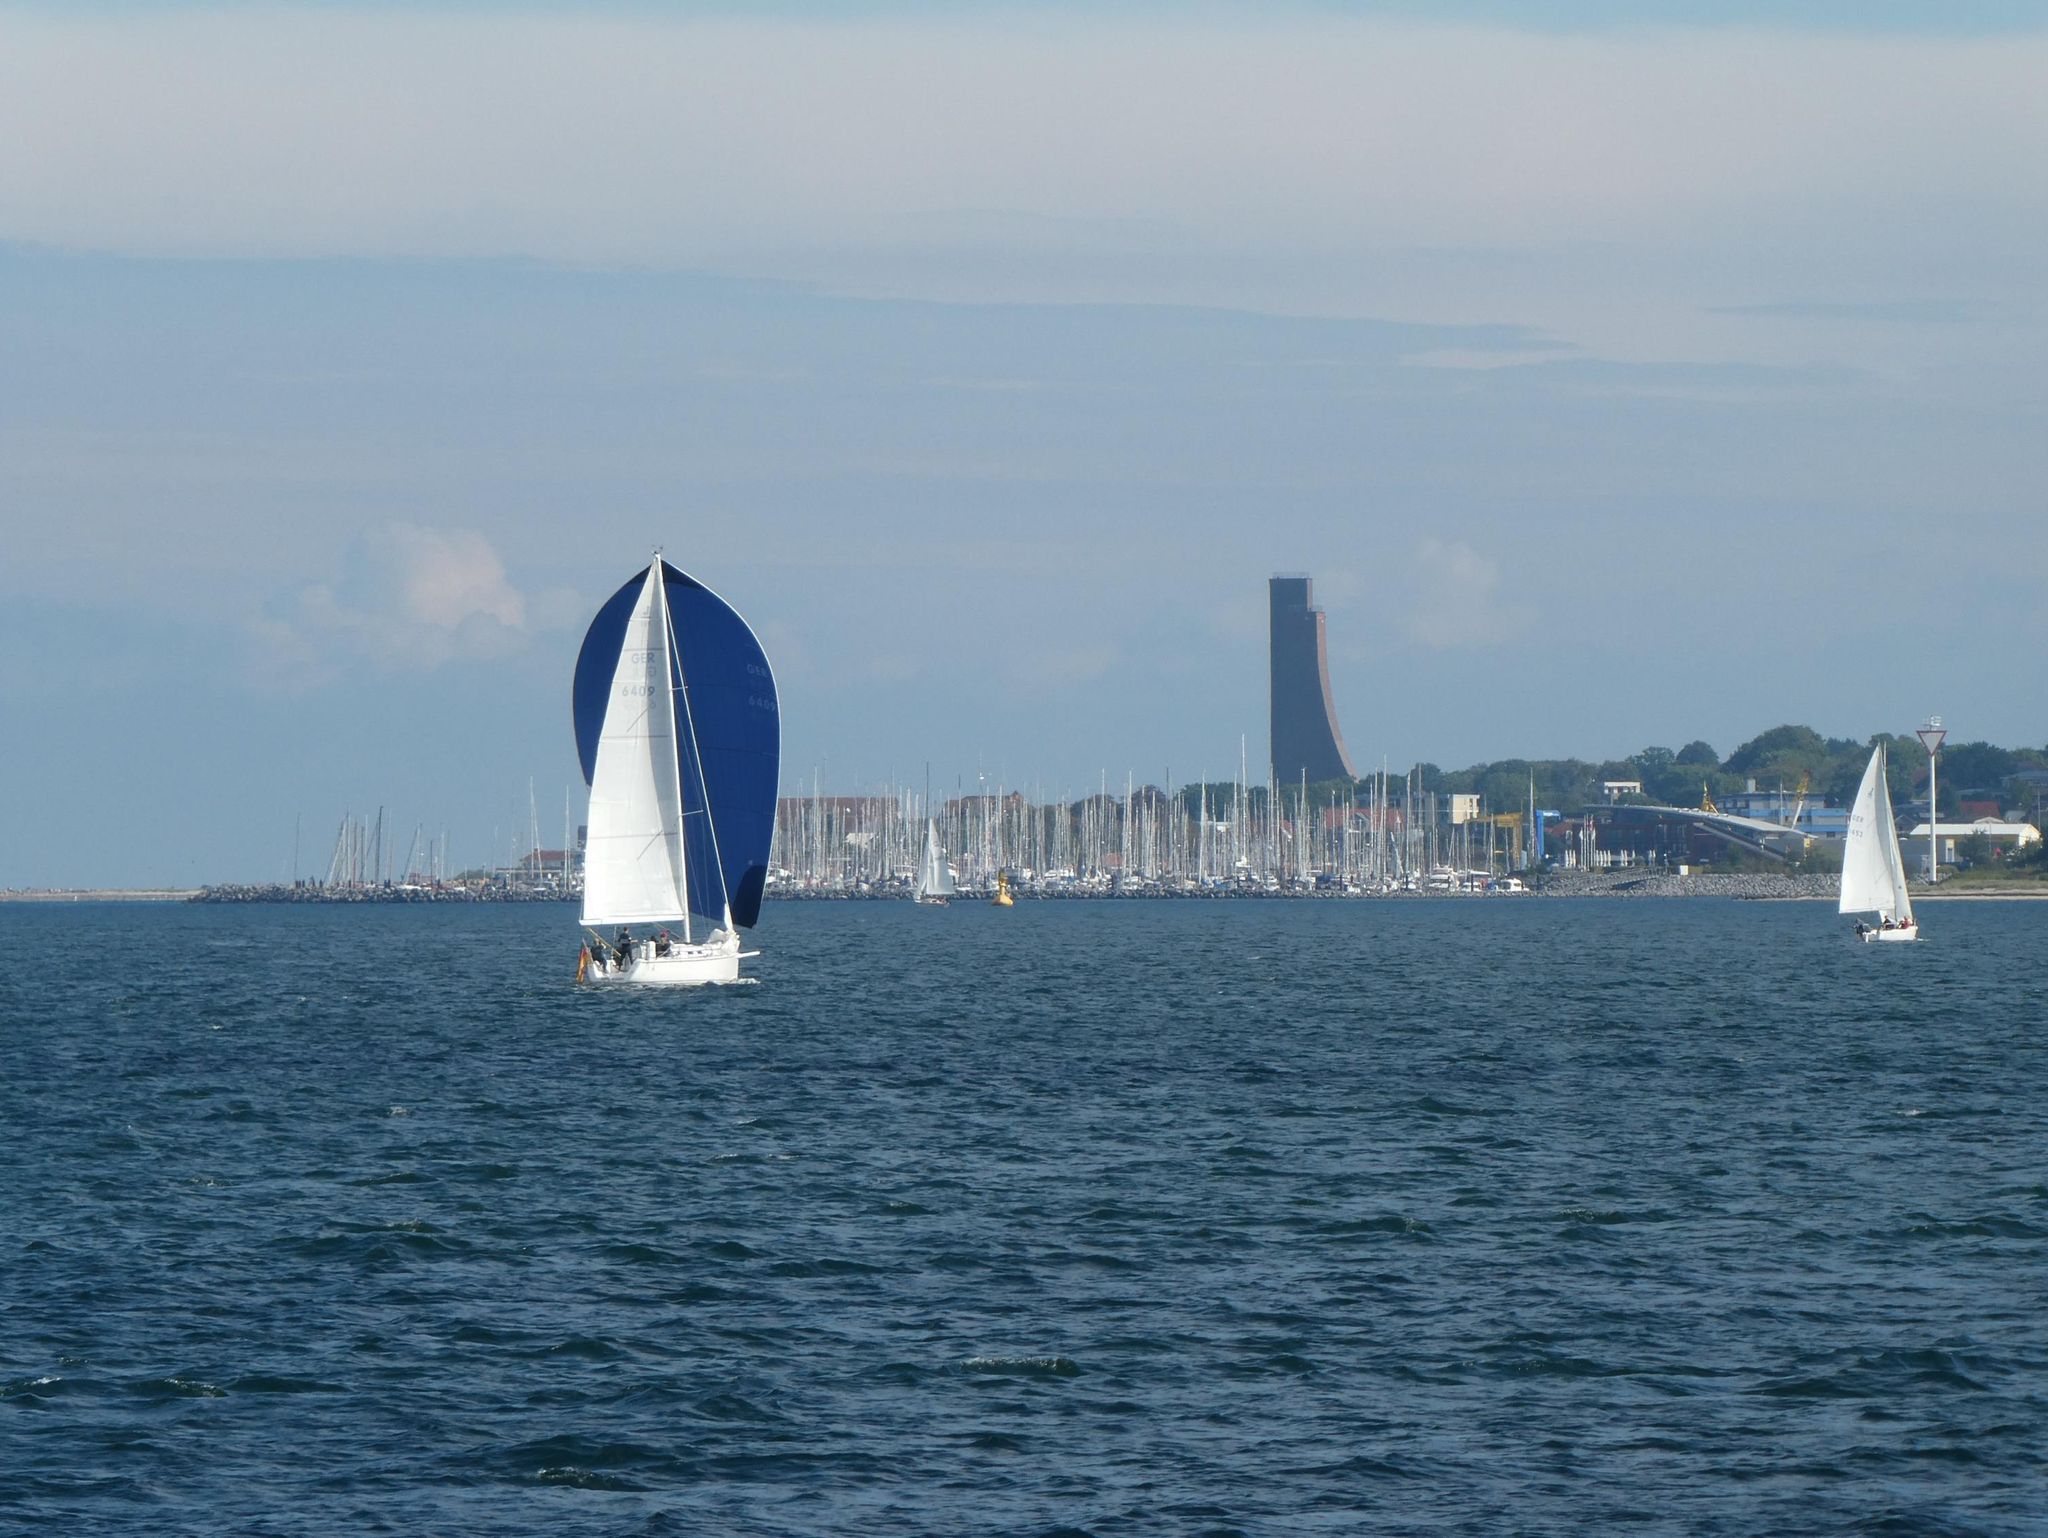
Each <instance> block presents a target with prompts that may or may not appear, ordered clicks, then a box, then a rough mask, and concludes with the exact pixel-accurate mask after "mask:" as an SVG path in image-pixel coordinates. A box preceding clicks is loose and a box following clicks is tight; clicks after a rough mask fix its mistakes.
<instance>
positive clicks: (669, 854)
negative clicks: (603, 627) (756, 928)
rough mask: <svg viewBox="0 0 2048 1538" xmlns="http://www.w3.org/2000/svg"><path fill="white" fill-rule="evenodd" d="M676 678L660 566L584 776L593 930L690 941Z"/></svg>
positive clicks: (653, 570)
mask: <svg viewBox="0 0 2048 1538" xmlns="http://www.w3.org/2000/svg"><path fill="white" fill-rule="evenodd" d="M674 676H675V673H674V665H673V662H672V660H671V654H670V650H669V627H668V599H667V594H666V592H665V591H664V589H663V586H662V576H661V562H660V561H658V560H657V561H656V562H655V563H654V564H653V565H652V566H650V567H649V568H648V570H647V584H646V586H645V587H643V588H642V589H641V591H640V598H639V601H638V602H637V603H636V604H635V605H634V606H633V614H632V618H630V619H629V620H627V622H626V635H625V640H624V642H623V644H622V645H621V646H620V648H619V663H618V669H617V671H616V672H615V673H614V674H613V676H612V688H611V696H610V698H609V699H608V700H607V702H606V705H605V714H604V729H603V731H602V732H601V733H600V734H599V737H598V741H597V764H596V768H595V769H594V770H593V772H592V774H591V777H590V829H589V834H588V838H587V842H586V845H585V848H584V857H583V922H584V923H585V924H587V925H590V926H592V927H595V926H598V925H601V924H672V923H675V922H677V921H678V920H680V921H682V923H683V924H684V926H685V932H686V933H687V926H688V923H689V906H690V905H689V900H688V898H687V897H686V896H685V893H686V891H687V888H686V887H685V885H684V873H685V867H684V859H683V836H682V819H683V800H682V784H681V781H680V777H679V775H678V772H677V769H676V712H675V694H674V690H673V685H672V680H673V678H674Z"/></svg>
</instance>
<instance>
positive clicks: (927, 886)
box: [917, 817, 954, 897]
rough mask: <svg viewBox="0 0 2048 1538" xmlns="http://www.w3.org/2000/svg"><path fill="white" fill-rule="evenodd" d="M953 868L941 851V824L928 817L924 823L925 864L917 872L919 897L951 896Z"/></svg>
mask: <svg viewBox="0 0 2048 1538" xmlns="http://www.w3.org/2000/svg"><path fill="white" fill-rule="evenodd" d="M953 894H954V886H953V869H952V867H951V866H949V865H948V864H947V863H946V857H945V856H944V855H943V854H941V853H940V852H939V825H938V823H937V821H935V820H934V819H932V818H929V817H927V818H926V819H925V824H924V865H923V867H922V868H921V869H920V870H919V871H918V873H917V895H918V896H919V897H951V896H952V895H953Z"/></svg>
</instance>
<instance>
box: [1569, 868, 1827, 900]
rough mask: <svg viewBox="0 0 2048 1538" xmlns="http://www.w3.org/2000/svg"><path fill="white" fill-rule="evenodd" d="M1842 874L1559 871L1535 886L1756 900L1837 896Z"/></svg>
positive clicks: (1573, 892) (1574, 892)
mask: <svg viewBox="0 0 2048 1538" xmlns="http://www.w3.org/2000/svg"><path fill="white" fill-rule="evenodd" d="M1840 890H1841V878H1840V877H1839V876H1835V875H1832V874H1816V875H1805V876H1794V875H1784V874H1778V873H1774V872H1764V871H1755V872H1746V873H1737V872H1726V873H1721V874H1695V875H1685V876H1681V875H1679V874H1678V873H1677V872H1675V871H1662V870H1659V871H1652V870H1613V871H1577V870H1571V871H1556V872H1553V873H1552V874H1551V875H1549V876H1547V877H1545V878H1544V881H1543V884H1542V885H1541V886H1540V887H1538V888H1537V889H1536V893H1537V895H1538V896H1539V897H1741V898H1747V899H1750V900H1752V901H1757V900H1779V901H1782V900H1785V899H1805V900H1818V899H1821V898H1832V897H1833V896H1835V895H1836V893H1838V892H1839V891H1840Z"/></svg>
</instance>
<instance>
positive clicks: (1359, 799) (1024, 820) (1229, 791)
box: [773, 771, 1527, 895]
mask: <svg viewBox="0 0 2048 1538" xmlns="http://www.w3.org/2000/svg"><path fill="white" fill-rule="evenodd" d="M1449 811H1450V798H1449V797H1448V796H1439V795H1438V794H1436V793H1435V792H1432V791H1426V790H1423V789H1421V788H1420V786H1419V785H1418V784H1417V783H1416V781H1415V778H1414V777H1413V776H1412V775H1410V776H1409V777H1405V778H1403V777H1391V778H1390V777H1389V776H1388V775H1387V774H1386V773H1385V772H1384V771H1382V772H1381V773H1379V774H1377V775H1375V776H1373V777H1372V778H1371V779H1369V780H1365V781H1361V782H1359V783H1358V784H1356V785H1353V786H1350V787H1348V788H1345V787H1336V788H1331V787H1311V786H1308V785H1306V784H1302V785H1298V786H1282V785H1276V784H1272V783H1268V784H1266V785H1248V784H1247V783H1246V781H1245V778H1244V777H1243V775H1242V774H1240V775H1239V777H1238V778H1237V779H1236V780H1234V781H1229V782H1223V783H1197V784H1193V785H1188V786H1186V787H1184V788H1183V789H1182V790H1181V791H1180V792H1179V793H1178V794H1173V795H1169V794H1168V793H1166V792H1164V791H1162V790H1160V789H1159V788H1158V787H1157V786H1153V785H1142V786H1141V785H1139V784H1137V783H1136V780H1135V777H1134V776H1129V775H1127V776H1126V777H1125V781H1124V784H1123V786H1122V787H1121V788H1120V789H1117V790H1113V789H1111V788H1110V786H1109V783H1108V776H1107V775H1106V774H1105V775H1104V776H1102V778H1101V781H1100V783H1099V784H1098V786H1097V789H1096V791H1095V792H1094V793H1093V794H1092V795H1087V796H1083V797H1081V798H1080V799H1078V800H1067V799H1061V800H1058V801H1046V800H1043V799H1041V798H1039V797H1037V796H1027V795H1025V794H1023V793H1022V792H1019V791H1014V790H1009V789H1007V788H1005V787H1002V786H996V787H994V788H993V789H989V788H983V789H981V790H979V791H977V792H975V793H971V794H965V795H954V796H949V797H943V798H940V797H930V796H928V795H926V794H923V793H920V792H919V791H918V790H916V789H915V788H912V787H902V786H892V787H889V788H888V789H887V790H886V791H884V792H882V793H880V794H874V795H864V796H839V795H826V794H823V793H821V791H820V789H819V787H818V785H817V781H816V779H815V778H814V779H813V782H812V785H811V787H810V791H809V793H808V794H799V795H795V796H784V797H783V798H782V800H781V801H780V802H779V804H778V806H777V810H776V824H775V865H776V872H775V876H774V878H773V879H774V883H775V885H776V887H778V888H779V889H781V890H783V891H785V892H789V891H792V890H793V891H795V892H799V893H804V892H809V893H817V894H820V895H825V894H834V893H853V892H861V891H887V890H890V889H893V888H898V887H901V888H905V889H908V888H909V887H910V886H911V885H913V884H914V883H915V881H916V879H917V874H918V870H919V866H920V864H921V863H922V862H923V861H924V858H925V851H926V847H927V842H928V840H929V839H930V837H931V836H932V832H933V831H935V832H936V835H937V841H938V845H939V849H940V852H941V856H942V858H944V859H945V861H946V862H947V863H948V864H949V865H950V866H951V867H952V870H953V872H954V874H955V878H956V880H957V881H958V882H959V884H960V885H961V886H962V887H964V888H967V889H969V890H986V889H987V888H989V887H991V886H992V885H993V884H994V882H995V878H996V876H997V873H998V872H1001V873H1004V874H1006V875H1007V877H1008V878H1009V880H1010V881H1011V882H1012V884H1014V885H1021V886H1023V887H1024V888H1025V889H1027V890H1029V889H1038V890H1047V891H1059V890H1076V889H1082V890H1085V889H1093V890H1097V891H1105V892H1107V891H1131V892H1138V891H1148V890H1149V891H1155V892H1157V891H1167V890H1181V891H1186V890H1200V889H1214V888H1219V887H1223V888H1240V887H1251V888H1258V889H1263V890H1289V889H1293V890H1300V889H1303V888H1312V887H1321V888H1325V889H1328V888H1333V887H1334V888H1337V889H1340V890H1347V891H1358V892H1369V891H1395V890H1400V889H1403V888H1408V889H1413V888H1415V887H1417V886H1419V885H1423V884H1432V885H1435V886H1437V887H1443V886H1446V885H1455V886H1458V887H1477V886H1480V885H1482V884H1483V883H1485V882H1486V881H1487V880H1489V879H1491V878H1493V877H1496V876H1505V875H1506V874H1508V873H1510V872H1513V871H1518V870H1522V869H1525V868H1526V865H1527V860H1526V848H1525V843H1524V840H1523V838H1522V828H1523V826H1524V822H1523V819H1522V818H1521V817H1519V816H1513V815H1510V816H1506V817H1498V818H1495V817H1485V816H1478V817H1469V818H1467V819H1465V820H1463V821H1461V822H1458V823H1456V824H1453V823H1452V822H1451V821H1450V818H1449V815H1448V813H1449Z"/></svg>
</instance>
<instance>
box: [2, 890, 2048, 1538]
mask: <svg viewBox="0 0 2048 1538" xmlns="http://www.w3.org/2000/svg"><path fill="white" fill-rule="evenodd" d="M1924 917H1925V927H1926V931H1927V939H1926V940H1925V941H1924V942H1923V943H1921V944H1919V945H1917V946H1863V945H1860V944H1857V943H1855V942H1854V941H1853V940H1852V939H1851V938H1850V937H1849V936H1848V935H1847V932H1846V928H1845V925H1844V923H1843V922H1842V921H1841V920H1839V919H1838V918H1836V916H1835V915H1834V914H1833V913H1832V912H1831V911H1829V910H1828V909H1827V908H1826V907H1825V906H1823V905H1819V904H1761V903H1758V904H1741V903H1720V904H1717V903H1712V902H1667V903H1651V902H1637V903H1630V902H1570V901H1557V902H1549V901H1541V900H1525V901H1519V902H1518V901H1514V900H1500V901H1470V902H1463V903H1459V902H1444V903H1433V902H1392V903H1381V904H1366V903H1350V904H1340V903H1274V902H1269V903H1228V902H1217V903H1157V902H1155V903H1126V904H1100V903H1096V904H1089V903H1065V904H1060V903H1024V904H1020V905H1019V906H1018V907H1017V908H1015V909H1013V910H1009V911H1005V912H997V911H994V910H991V909H988V908H985V907H980V906H968V905H960V906H956V907H954V908H952V909H949V910H945V911H929V910H919V909H913V908H911V907H908V906H900V905H885V904H873V903H870V904H844V905H796V904H783V905H774V906H771V907H770V908H769V909H768V911H767V921H766V923H765V925H764V927H763V929H762V930H761V931H760V932H759V939H760V942H761V944H762V945H763V947H764V950H765V954H764V955H763V956H762V957H761V958H760V959H759V960H758V961H757V962H754V963H752V966H753V967H754V969H755V971H756V973H757V975H758V978H759V983H758V986H754V987H746V988H732V989H723V990H704V991H698V992H644V991H626V990H611V991H579V990H578V989H576V988H575V987H574V986H573V985H572V984H571V983H570V981H569V976H570V972H571V970H572V967H573V952H574V925H573V919H572V917H571V915H570V913H569V911H568V910H566V909H560V908H552V907H549V908H541V907H533V908H499V909H490V908H449V909H421V910H396V909H346V910H344V909H279V908H188V907H174V908H141V909H139V908H126V907H89V906H81V907H76V908H66V909H61V910H53V909H47V908H29V907H19V906H15V907H0V1156H4V1157H0V1529H6V1528H10V1527H13V1526H19V1527H21V1528H28V1527H30V1526H35V1527H37V1528H38V1529H40V1530H48V1531H52V1532H70V1531H90V1530H101V1531H115V1530H126V1531H134V1532H150V1533H167V1532H195V1533H196V1532H208V1533H211V1532H236V1533H271V1534H297V1533H330V1532H332V1533H358V1532H406V1533H418V1532H434V1533H444V1532H445V1533H455V1532H504V1531H533V1532H547V1533H551V1534H554V1533H585V1532H591V1533H636V1532H650V1533H697V1532H731V1533H792V1534H794V1533H804V1534H810V1533H817V1534H854V1533H990V1534H994V1533H1024V1534H1034V1533H1037V1534H1042V1533H1050V1532H1056V1531H1084V1532H1088V1533H1095V1534H1104V1535H1107V1534H1125V1533H1211V1532H1213V1533H1228V1532H1241V1533H1258V1534H1292V1533H1313V1532H1344V1533H1350V1532H1389V1533H1396V1532H1398V1533H1439V1532H1441V1533H1472V1534H1494V1533H1502V1532H1558V1533H1566V1532H1576V1531H1586V1530H1597V1529H1603V1528H1608V1529H1614V1528H1626V1529H1629V1530H1632V1531H1642V1532H1669V1533H1687V1534H1691V1533H1728V1534H1749V1533H1762V1532H1842V1533H1920V1532H1933V1533H1955V1534H1961V1533H1978V1532H1982V1533H2020V1532H2040V1531H2042V1530H2043V1527H2044V1523H2048V1476H2044V1473H2043V1462H2042V1459H2043V1456H2044V1449H2048V1136H2044V1132H2048V1128H2044V1120H2048V1114H2044V1111H2048V1049H2044V1038H2048V1019H2044V1016H2048V1010H2044V988H2043V981H2042V977H2043V974H2042V971H2041V962H2042V957H2043V954H2044V946H2043V937H2044V934H2048V906H2040V905H2024V904H2009V905H2008V904H1989V903H1968V904H1966V903H1947V904H1930V905H1929V908H1928V911H1927V912H1926V914H1925V915H1924Z"/></svg>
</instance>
